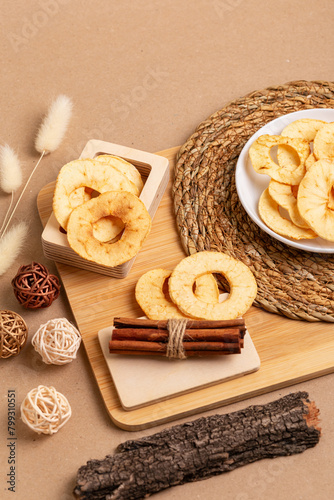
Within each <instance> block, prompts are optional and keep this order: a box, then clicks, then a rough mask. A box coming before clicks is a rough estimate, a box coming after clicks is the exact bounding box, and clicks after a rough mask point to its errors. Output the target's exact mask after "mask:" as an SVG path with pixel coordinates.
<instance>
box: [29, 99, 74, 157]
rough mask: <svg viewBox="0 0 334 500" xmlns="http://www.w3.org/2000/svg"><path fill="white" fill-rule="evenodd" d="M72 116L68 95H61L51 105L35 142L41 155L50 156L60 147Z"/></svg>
mask: <svg viewBox="0 0 334 500" xmlns="http://www.w3.org/2000/svg"><path fill="white" fill-rule="evenodd" d="M71 114H72V101H71V99H70V98H69V97H67V96H66V95H59V96H58V97H57V98H56V99H55V100H54V101H53V102H52V104H51V106H50V108H49V111H48V113H47V115H46V116H45V118H44V120H43V122H42V124H41V126H40V128H39V131H38V134H37V137H36V141H35V148H36V150H37V151H38V152H39V153H42V154H48V153H51V152H53V151H55V150H56V149H57V148H58V146H59V145H60V143H61V141H62V140H63V137H64V135H65V132H66V130H67V126H68V123H69V121H70V118H71Z"/></svg>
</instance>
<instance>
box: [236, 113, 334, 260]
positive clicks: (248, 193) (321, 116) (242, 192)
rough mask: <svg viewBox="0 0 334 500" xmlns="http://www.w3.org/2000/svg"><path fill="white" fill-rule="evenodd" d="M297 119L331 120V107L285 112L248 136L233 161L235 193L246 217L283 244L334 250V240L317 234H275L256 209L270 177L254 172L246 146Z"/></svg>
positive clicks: (307, 248) (332, 251)
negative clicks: (298, 237)
mask: <svg viewBox="0 0 334 500" xmlns="http://www.w3.org/2000/svg"><path fill="white" fill-rule="evenodd" d="M301 118H312V119H315V120H324V121H327V122H332V121H334V109H331V108H326V109H320V108H319V109H307V110H306V109H305V110H303V111H296V112H294V113H289V114H287V115H283V116H280V117H279V118H276V119H275V120H272V121H271V122H269V123H267V124H266V125H264V126H263V127H261V128H260V129H259V130H258V131H257V132H255V134H253V135H252V137H251V138H250V139H249V140H248V141H247V143H246V144H245V146H244V147H243V149H242V151H241V153H240V156H239V158H238V161H237V166H236V171H235V182H236V188H237V193H238V196H239V199H240V202H241V204H242V206H243V207H244V209H245V210H246V212H247V213H248V215H249V216H250V218H251V219H252V220H253V221H254V222H255V223H256V224H257V225H258V226H259V227H260V228H261V229H263V231H265V232H266V233H268V234H270V236H272V237H273V238H275V239H277V240H279V241H281V242H282V243H285V244H286V245H289V246H292V247H295V248H299V249H301V250H306V251H309V252H318V253H334V242H331V241H326V240H324V239H323V238H320V237H318V238H315V239H314V240H299V241H296V240H292V239H290V238H285V237H284V236H281V235H279V234H277V233H275V232H274V231H272V230H271V229H270V228H269V227H268V226H266V224H264V222H262V220H261V218H260V215H259V212H258V208H257V207H258V201H259V198H260V195H261V193H262V192H263V191H264V190H265V189H266V188H267V187H268V184H269V181H270V178H269V176H268V175H263V174H258V173H256V172H255V170H254V169H253V167H252V165H251V162H250V159H249V154H248V152H249V148H250V146H251V144H252V143H253V142H254V141H255V140H256V139H257V138H258V137H259V136H260V135H263V134H270V135H279V134H280V133H281V132H282V130H283V128H284V127H286V126H287V125H288V124H289V123H291V122H293V121H295V120H300V119H301Z"/></svg>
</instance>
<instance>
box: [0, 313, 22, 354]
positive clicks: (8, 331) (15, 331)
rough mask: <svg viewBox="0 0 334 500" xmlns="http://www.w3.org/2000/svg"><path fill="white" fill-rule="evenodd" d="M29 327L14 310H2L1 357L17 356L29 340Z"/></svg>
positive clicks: (0, 324) (0, 331) (0, 321)
mask: <svg viewBox="0 0 334 500" xmlns="http://www.w3.org/2000/svg"><path fill="white" fill-rule="evenodd" d="M27 337H28V327H27V325H26V323H25V321H24V319H23V318H21V316H20V315H19V314H17V313H16V312H13V311H7V310H4V311H0V358H10V357H11V356H17V354H19V353H20V352H21V349H22V348H23V347H24V345H25V343H26V342H27Z"/></svg>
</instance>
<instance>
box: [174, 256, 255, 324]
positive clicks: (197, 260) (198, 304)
mask: <svg viewBox="0 0 334 500" xmlns="http://www.w3.org/2000/svg"><path fill="white" fill-rule="evenodd" d="M208 273H220V274H223V276H224V277H225V278H226V279H227V281H228V283H229V285H230V294H229V296H228V298H227V299H226V300H225V301H223V302H220V303H218V304H209V303H207V302H203V301H202V300H200V299H199V298H198V297H196V296H195V294H194V291H193V283H194V281H195V280H196V279H197V278H199V277H200V276H202V275H203V274H208ZM169 293H170V296H171V299H172V300H173V302H174V303H175V304H176V305H177V307H178V308H179V309H180V310H181V311H182V312H183V313H184V314H186V315H188V316H190V317H192V318H194V319H208V320H221V319H235V318H237V317H238V316H241V315H242V314H244V313H245V312H246V311H247V310H248V309H249V307H250V306H251V305H252V303H253V301H254V299H255V297H256V294H257V285H256V281H255V278H254V276H253V274H252V272H251V271H250V269H249V268H248V267H247V266H246V265H245V264H243V263H242V262H241V261H238V260H236V259H233V258H232V257H230V256H229V255H227V254H224V253H222V252H214V251H202V252H198V253H194V254H192V255H190V256H189V257H186V258H185V259H183V260H181V262H180V263H179V264H178V265H177V266H176V267H175V269H174V271H173V272H172V274H171V277H170V279H169Z"/></svg>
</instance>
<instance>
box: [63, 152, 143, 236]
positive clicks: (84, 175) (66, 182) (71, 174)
mask: <svg viewBox="0 0 334 500" xmlns="http://www.w3.org/2000/svg"><path fill="white" fill-rule="evenodd" d="M83 187H89V188H91V189H92V190H95V191H98V192H99V193H104V192H106V191H116V190H117V191H128V192H130V193H132V194H134V195H138V194H139V192H138V188H137V187H136V186H135V185H134V184H133V183H132V182H131V181H129V179H127V178H126V177H125V175H123V174H121V173H120V172H119V171H117V170H116V169H113V167H111V166H110V165H107V164H105V163H102V162H99V161H94V160H74V161H72V162H70V163H67V164H66V165H64V166H63V167H62V168H61V170H60V172H59V174H58V177H57V180H56V187H55V191H54V195H53V211H54V214H55V216H56V219H57V221H58V222H59V224H60V225H61V226H62V227H63V228H64V229H65V230H66V228H67V221H68V217H69V215H70V213H71V212H72V210H73V209H74V208H76V206H79V205H75V203H73V200H72V199H71V194H72V193H73V191H75V190H77V189H78V188H83ZM72 196H73V195H72ZM71 201H72V203H71Z"/></svg>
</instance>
